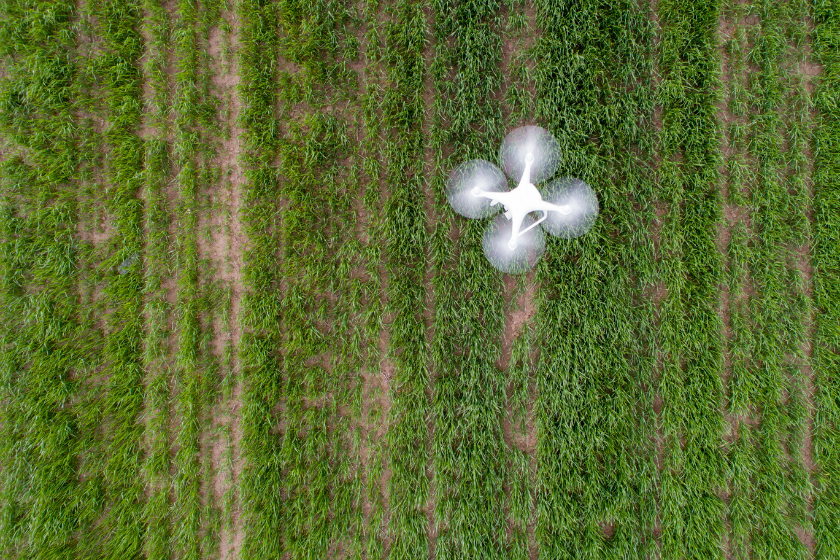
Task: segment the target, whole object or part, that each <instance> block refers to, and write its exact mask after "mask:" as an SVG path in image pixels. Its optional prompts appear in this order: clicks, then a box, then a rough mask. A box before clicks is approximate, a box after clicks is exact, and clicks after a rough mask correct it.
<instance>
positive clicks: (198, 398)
mask: <svg viewBox="0 0 840 560" xmlns="http://www.w3.org/2000/svg"><path fill="white" fill-rule="evenodd" d="M175 11H176V14H177V17H176V18H174V19H173V29H172V37H173V42H174V54H175V59H176V66H177V69H178V72H177V74H176V77H175V95H174V99H173V113H174V156H175V164H176V166H177V168H178V174H177V176H176V183H177V186H178V210H177V216H178V219H177V221H176V223H175V227H176V228H177V231H178V241H177V243H176V254H177V259H178V260H177V262H176V267H175V268H176V269H178V270H179V275H178V296H177V297H178V303H177V306H176V310H175V315H176V318H177V319H176V320H177V328H178V335H177V336H178V351H177V353H176V356H175V358H176V367H177V385H178V397H177V400H178V405H177V412H178V415H179V419H180V430H179V432H178V434H177V436H176V440H175V441H176V447H177V452H176V455H175V465H176V475H175V479H174V511H173V517H174V523H175V530H174V535H173V536H174V540H175V543H176V549H177V550H178V551H179V553H180V554H181V555H182V556H183V557H184V558H191V559H198V558H201V557H203V556H206V554H207V553H208V552H209V551H210V550H216V549H217V540H218V539H217V537H218V515H217V512H216V508H215V505H214V491H213V476H214V474H213V472H212V465H211V457H210V452H209V448H208V446H207V445H206V444H203V440H209V438H210V437H211V435H212V434H211V429H210V427H207V428H205V426H208V425H209V424H210V423H211V421H212V418H213V416H212V412H211V411H210V410H209V409H210V407H211V406H213V405H214V404H215V403H216V394H217V386H218V380H217V377H218V365H217V364H216V361H215V359H214V358H213V357H212V355H211V354H210V352H209V351H208V350H207V346H208V344H209V342H210V339H212V322H213V321H212V317H213V315H214V309H213V307H214V305H215V304H217V303H218V301H216V299H215V298H214V297H213V296H212V294H213V293H214V290H213V284H212V275H211V274H208V273H207V272H203V271H209V270H212V269H211V265H207V266H205V264H204V263H203V262H202V261H201V258H202V255H201V252H200V249H199V240H198V236H199V217H200V215H201V213H202V210H203V209H204V207H203V204H202V201H203V193H204V191H205V190H206V189H207V188H208V187H209V186H210V185H211V183H212V182H214V181H215V180H216V178H217V174H216V173H213V172H212V171H211V166H212V156H213V155H214V153H215V151H214V146H213V141H212V138H213V137H214V132H215V131H216V130H217V128H218V127H217V126H216V124H215V121H214V115H215V112H216V107H215V106H214V104H213V98H212V93H211V91H210V72H211V70H210V68H209V61H208V59H207V56H206V51H207V34H208V33H209V28H210V27H211V26H212V25H214V24H215V22H216V21H217V20H218V18H219V17H220V13H221V12H220V7H219V5H218V3H216V2H209V3H206V4H202V5H200V6H198V5H196V4H195V3H194V2H189V1H184V2H179V3H178V4H177V5H176V7H175ZM211 301H212V303H211Z"/></svg>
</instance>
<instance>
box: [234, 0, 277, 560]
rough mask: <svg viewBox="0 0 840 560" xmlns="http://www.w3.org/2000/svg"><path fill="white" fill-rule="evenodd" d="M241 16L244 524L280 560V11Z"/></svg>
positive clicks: (245, 0)
mask: <svg viewBox="0 0 840 560" xmlns="http://www.w3.org/2000/svg"><path fill="white" fill-rule="evenodd" d="M237 15H238V17H239V23H240V28H239V33H240V36H239V43H240V53H239V74H240V83H239V97H240V99H241V100H242V109H241V113H240V125H241V127H242V136H241V137H242V150H243V151H242V167H243V175H244V177H245V181H244V183H243V184H242V186H241V188H242V211H241V220H242V224H243V229H244V231H245V234H246V235H247V238H248V244H247V245H246V247H245V249H244V254H243V256H242V283H243V288H244V293H243V295H242V302H241V313H240V324H241V329H242V334H241V339H240V344H239V362H240V367H241V376H242V420H241V426H242V439H241V444H240V446H241V447H240V448H241V453H242V458H243V462H244V464H243V467H242V472H241V474H240V478H239V482H240V499H241V503H242V512H241V523H242V526H243V527H244V540H243V543H242V545H241V546H242V548H241V552H240V554H241V557H242V558H243V559H246V560H262V559H265V558H279V557H281V556H282V555H283V546H282V540H281V539H279V538H277V535H280V534H282V532H283V517H284V512H285V508H284V507H283V503H282V498H283V495H282V487H283V473H282V470H281V463H280V449H279V441H278V438H277V434H276V428H277V426H276V422H275V414H274V413H275V410H274V409H275V404H276V403H277V402H279V401H280V399H281V395H282V392H283V379H282V374H281V361H280V360H281V358H280V356H278V355H277V353H276V349H277V348H278V347H280V343H281V332H280V301H279V295H280V292H279V290H278V288H279V283H280V282H279V272H280V270H279V264H278V262H277V252H278V246H279V239H280V230H279V227H278V213H279V205H278V202H277V199H278V197H279V187H278V184H277V176H276V170H275V166H274V161H275V157H276V153H277V148H278V121H277V119H276V107H275V105H276V84H277V73H278V67H277V66H278V65H277V54H278V34H277V13H276V6H275V5H274V4H273V3H271V2H266V1H264V0H242V1H241V2H240V3H239V4H238V5H237Z"/></svg>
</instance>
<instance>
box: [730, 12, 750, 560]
mask: <svg viewBox="0 0 840 560" xmlns="http://www.w3.org/2000/svg"><path fill="white" fill-rule="evenodd" d="M747 8H748V6H747V5H743V4H734V5H733V6H730V7H729V8H728V10H727V12H726V17H727V18H728V19H729V21H730V22H731V23H732V25H733V27H734V29H735V31H734V36H733V37H732V38H731V39H729V40H728V41H727V43H726V44H725V48H726V56H727V61H726V62H728V64H726V63H724V67H728V68H729V69H730V72H729V75H728V76H726V77H725V78H726V80H727V87H728V99H727V108H728V111H729V113H730V118H729V123H728V124H727V127H726V137H727V141H728V146H729V150H730V155H729V157H728V159H727V161H726V169H727V186H726V200H727V203H728V204H729V205H730V206H731V207H738V208H744V207H746V205H747V197H746V195H747V194H748V192H749V185H751V184H753V178H752V173H753V170H752V169H751V167H750V165H749V162H748V159H747V156H748V138H747V136H748V134H747V131H748V123H747V115H748V104H749V96H748V85H749V84H748V80H749V77H748V76H749V75H748V73H747V54H748V51H749V44H748V42H747V33H746V30H747V26H746V25H745V18H746V14H747ZM749 242H750V231H749V224H748V221H747V219H746V218H740V219H738V220H737V221H736V223H735V224H733V225H732V227H731V228H730V238H729V243H728V246H727V248H726V256H727V286H728V306H729V337H728V339H727V341H726V342H727V345H728V348H727V351H728V356H729V371H728V372H727V373H728V374H729V377H728V384H727V398H728V402H727V406H728V412H729V414H730V415H731V416H732V418H733V420H732V427H731V428H730V429H731V430H733V431H734V433H733V434H732V438H733V439H732V441H731V442H730V444H729V447H728V449H727V464H728V465H727V466H728V469H729V473H728V475H727V478H728V482H729V500H728V502H727V511H726V516H727V521H728V523H729V528H728V529H729V538H728V543H727V546H728V549H729V551H730V553H731V554H733V555H734V556H735V557H736V558H745V557H746V555H747V554H748V550H749V549H748V545H749V534H750V527H751V525H750V519H749V516H750V514H751V511H753V504H752V498H753V495H754V493H753V490H752V474H753V472H752V471H753V469H752V466H751V465H752V464H753V463H754V461H755V458H754V451H755V446H754V445H753V443H752V440H751V437H750V428H749V423H748V422H747V417H746V413H747V412H748V410H749V405H750V398H751V397H750V395H751V394H752V391H750V390H749V389H748V387H749V386H751V385H753V384H754V383H753V381H752V377H753V376H754V374H755V370H754V369H752V368H750V363H751V360H752V356H751V354H752V350H751V338H752V325H751V322H750V300H749V297H748V293H749V291H750V290H751V289H752V285H751V282H750V280H749V276H748V265H749V262H748V260H749Z"/></svg>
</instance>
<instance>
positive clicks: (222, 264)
mask: <svg viewBox="0 0 840 560" xmlns="http://www.w3.org/2000/svg"><path fill="white" fill-rule="evenodd" d="M222 20H223V21H224V22H227V24H228V25H229V26H230V31H229V36H227V37H226V34H227V32H226V31H225V30H220V29H219V30H217V31H216V32H215V33H214V34H213V35H212V36H211V41H210V53H211V55H212V56H213V59H214V60H215V61H217V68H216V72H215V74H214V76H213V86H214V87H216V88H217V90H218V93H219V95H220V96H221V99H222V109H223V114H225V113H226V114H225V122H224V123H223V125H222V126H223V129H224V131H225V133H224V134H223V140H222V142H221V145H220V147H219V150H218V154H217V156H216V158H217V159H216V165H218V166H219V168H220V169H221V170H222V175H221V182H220V184H218V185H216V189H215V191H214V194H215V195H216V196H217V197H218V201H219V203H220V204H221V207H222V208H223V210H222V211H221V212H218V213H214V215H213V216H212V219H213V223H214V225H215V226H216V227H217V234H216V235H214V236H213V243H212V245H211V246H210V247H208V248H207V249H208V251H209V255H210V258H211V259H212V260H213V261H214V262H215V263H216V265H217V267H218V269H217V274H218V280H219V281H220V282H221V283H222V284H223V285H224V286H225V287H226V288H227V289H228V291H229V292H228V293H229V294H230V302H229V306H230V307H229V309H228V310H227V313H228V316H227V317H226V318H224V317H220V318H218V324H217V328H216V329H215V337H214V340H213V352H214V354H216V355H218V356H224V355H225V354H226V352H227V351H228V349H232V350H233V351H232V358H231V359H232V363H231V368H230V369H229V370H228V371H226V372H225V375H229V376H233V379H232V380H224V381H223V384H225V385H228V386H229V387H230V391H231V394H230V398H229V400H226V401H225V402H223V403H222V404H221V405H220V406H219V409H218V410H216V411H215V422H217V423H219V424H221V425H222V426H223V431H224V435H223V437H222V438H220V439H219V440H216V441H214V444H213V450H212V453H213V456H214V461H213V464H214V465H216V467H217V468H216V477H215V485H214V486H215V487H214V492H215V496H216V499H217V500H219V503H222V504H223V508H222V509H223V511H222V514H223V519H222V524H221V528H220V538H219V557H220V558H221V559H222V560H225V559H226V558H239V557H240V556H241V553H242V543H243V540H244V526H243V523H242V518H241V511H240V507H239V495H238V492H237V491H236V488H238V484H239V476H240V473H241V472H242V467H243V460H242V454H241V452H240V449H241V440H242V426H241V422H242V416H241V412H240V408H241V404H242V400H241V396H242V380H241V378H240V374H241V370H240V364H239V363H238V360H237V358H236V357H237V356H238V354H239V353H238V351H237V349H238V348H239V340H240V337H241V321H240V320H239V315H240V309H241V301H242V281H241V279H242V255H243V253H244V251H245V245H246V243H247V239H246V236H245V233H244V231H243V227H242V221H241V212H242V192H241V186H242V185H243V184H244V182H245V180H244V176H243V172H242V167H241V160H242V141H241V137H242V127H241V126H240V125H239V118H240V114H241V112H242V102H241V99H240V97H239V82H240V68H239V58H238V56H236V53H238V52H239V27H240V22H239V18H238V17H237V15H236V14H235V13H234V12H233V11H232V10H224V11H223V12H222ZM228 41H229V43H227V42H228ZM226 46H229V53H225V52H223V51H224V50H225V47H226ZM231 53H232V54H231ZM226 54H227V56H228V57H229V58H228V59H227V60H225V58H226V57H225V56H224V55H226ZM228 446H230V447H232V449H228V448H227V447H228ZM228 462H230V463H231V464H230V465H226V463H228ZM228 516H230V517H228Z"/></svg>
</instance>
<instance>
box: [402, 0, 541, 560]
mask: <svg viewBox="0 0 840 560" xmlns="http://www.w3.org/2000/svg"><path fill="white" fill-rule="evenodd" d="M432 6H433V16H434V28H433V33H434V38H435V44H436V48H435V58H434V59H433V61H432V65H431V72H432V78H433V80H434V84H435V89H436V98H435V105H434V113H433V120H432V127H431V145H432V150H433V151H434V158H435V172H434V175H433V176H432V178H431V187H432V189H433V191H434V197H435V200H434V201H435V214H436V215H438V216H441V217H442V218H441V219H439V221H438V223H437V224H435V230H434V232H433V234H432V235H433V237H432V239H431V243H430V246H431V250H430V256H431V261H432V269H433V272H434V277H433V279H432V287H433V289H434V305H435V312H434V325H433V326H434V332H433V335H432V341H431V347H430V356H429V363H430V364H431V368H432V372H433V377H432V406H431V415H432V418H433V433H432V435H431V439H432V446H431V453H432V458H431V460H432V469H433V476H434V478H433V487H434V494H433V496H432V498H433V503H434V518H433V521H434V525H433V526H432V527H433V531H434V535H435V540H434V543H433V547H434V548H433V550H434V554H435V557H437V558H478V557H481V558H508V557H518V558H524V557H527V549H526V548H525V547H524V546H523V543H522V541H521V539H520V540H519V541H517V542H516V543H515V546H514V547H512V546H511V540H510V535H508V532H507V519H506V515H505V507H506V492H505V487H506V485H507V484H508V483H509V481H510V478H511V476H510V472H509V469H508V456H509V451H510V450H509V449H508V447H507V444H506V443H505V441H504V434H503V429H502V428H503V421H504V414H505V409H506V394H505V389H506V386H507V382H506V379H505V373H504V372H503V371H501V370H500V368H499V367H498V365H497V364H498V362H499V360H500V357H501V344H500V342H501V337H502V331H503V326H504V305H505V302H504V295H503V291H504V284H503V282H502V275H501V274H500V273H499V272H498V271H496V270H494V269H493V268H492V267H491V266H490V264H489V262H488V261H487V259H486V258H485V257H484V254H483V251H482V246H481V239H482V230H483V229H484V227H485V225H486V221H485V220H467V219H463V218H456V219H455V220H453V219H452V218H449V216H452V210H451V209H450V208H449V206H448V205H447V203H446V199H445V197H444V196H443V193H444V192H445V183H446V178H447V176H448V174H449V173H450V171H451V170H452V169H453V168H454V167H456V166H458V165H459V164H461V163H463V162H465V161H467V160H469V159H475V158H482V159H486V160H490V161H495V160H496V154H497V150H498V146H499V143H500V142H501V140H502V138H504V135H505V130H504V119H503V117H502V109H501V99H500V95H499V94H498V92H499V90H500V89H501V87H502V73H501V68H500V65H501V62H502V29H501V26H500V23H501V22H500V21H499V20H498V15H497V14H498V12H499V10H500V9H501V7H502V3H501V2H499V1H497V0H489V1H482V2H472V3H461V2H437V3H433V5H432ZM416 17H417V18H418V21H419V22H420V23H422V16H421V15H420V14H418V15H417V16H416ZM421 32H422V28H419V29H418V37H417V40H418V41H419V40H420V39H422V35H420V33H421ZM420 46H422V45H421V44H418V45H417V54H416V55H415V56H416V57H418V59H419V57H420V55H421V54H422V50H421V49H420V48H419V47H420ZM419 101H420V100H419V99H418V105H417V109H415V110H416V111H418V112H419V111H421V110H422V104H420V103H419ZM413 157H415V158H417V157H418V156H413ZM419 169H422V168H419ZM418 179H421V178H418ZM420 187H422V183H421V182H420V180H418V184H417V187H415V188H412V195H413V196H414V197H417V194H414V193H415V192H421V191H420ZM453 229H455V230H456V231H458V233H459V235H458V236H457V238H455V239H453V238H452V237H451V235H450V234H451V231H452V230H453ZM419 254H422V253H419ZM418 381H419V380H418ZM416 398H417V400H418V402H417V404H416V405H415V406H418V407H419V406H420V405H421V404H424V403H423V401H422V399H423V394H422V393H420V394H419V395H418V396H417V397H416Z"/></svg>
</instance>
